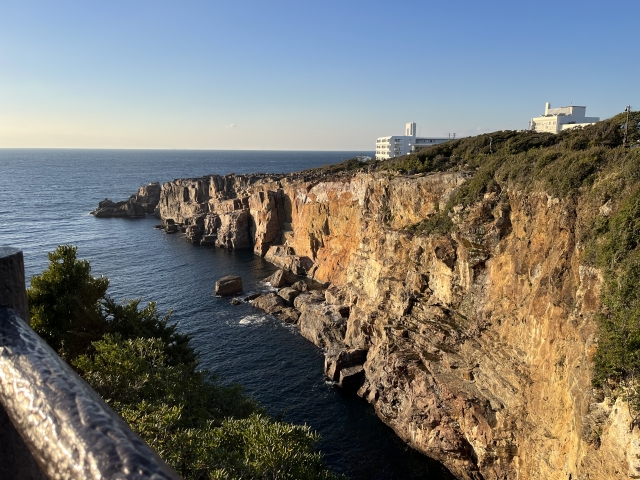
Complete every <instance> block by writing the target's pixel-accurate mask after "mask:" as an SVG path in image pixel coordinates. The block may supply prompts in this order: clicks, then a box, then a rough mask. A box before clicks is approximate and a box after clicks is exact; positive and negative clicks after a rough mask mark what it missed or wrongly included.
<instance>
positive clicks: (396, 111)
mask: <svg viewBox="0 0 640 480" xmlns="http://www.w3.org/2000/svg"><path fill="white" fill-rule="evenodd" d="M639 21H640V2H637V1H635V0H633V1H631V0H629V1H611V2H595V1H589V0H587V1H580V2H568V1H564V2H558V1H553V2H551V1H549V2H545V1H539V2H515V1H510V2H506V1H505V2H502V1H500V2H498V1H484V2H479V1H456V0H453V1H448V2H444V1H438V2H435V1H421V2H420V1H415V2H413V1H405V2H376V1H367V2H364V1H348V0H342V1H331V0H328V1H323V2H305V1H297V2H293V1H291V2H289V1H286V2H281V1H271V2H266V1H243V2H238V1H236V2H234V1H228V0H227V1H216V0H208V1H181V2H178V1H173V2H169V1H158V0H154V1H136V0H128V1H109V2H106V1H104V2H97V1H86V0H83V1H66V0H57V1H55V2H53V1H29V0H21V1H19V2H18V1H7V0H0V147H85V148H195V149H281V150H373V149H374V144H375V138H376V137H378V136H382V135H391V134H400V133H402V131H403V128H404V124H405V123H406V122H410V121H414V122H417V124H418V130H419V133H420V134H421V135H423V136H443V135H444V136H446V135H447V134H448V133H450V132H451V133H453V132H455V133H457V135H458V136H464V135H473V134H476V133H482V132H487V131H494V130H502V129H521V128H526V127H527V125H528V121H529V119H530V118H531V117H533V116H537V115H539V114H540V113H542V112H543V110H544V102H546V101H549V102H551V104H552V106H554V107H557V106H562V105H569V104H571V103H573V104H574V105H586V106H587V115H593V116H600V117H601V118H606V117H609V116H611V115H613V114H615V113H618V112H620V111H622V110H623V109H624V107H625V105H627V104H631V105H632V107H635V108H634V109H636V108H640V89H639V86H640V61H639V60H640V54H639V53H638V41H637V33H636V31H637V25H638V23H639Z"/></svg>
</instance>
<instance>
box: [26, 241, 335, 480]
mask: <svg viewBox="0 0 640 480" xmlns="http://www.w3.org/2000/svg"><path fill="white" fill-rule="evenodd" d="M76 253H77V251H76V248H75V247H71V246H68V245H64V246H60V247H58V249H57V250H56V251H55V252H53V253H51V254H49V260H50V264H49V268H48V269H47V270H45V271H44V272H43V273H42V275H39V276H36V277H34V278H33V279H32V286H31V288H30V289H29V290H28V298H29V300H30V311H31V316H32V319H33V320H34V327H35V328H34V329H35V330H36V331H37V332H38V333H40V334H41V335H43V338H44V339H45V340H46V341H47V342H48V343H49V344H50V345H51V346H52V347H53V348H54V349H56V350H58V352H59V353H63V354H65V358H66V359H67V361H69V362H70V363H71V365H72V366H73V367H74V368H75V369H76V370H77V371H78V373H80V375H81V376H82V377H83V378H84V379H85V380H86V381H87V382H88V383H89V385H91V386H92V387H93V388H94V389H95V390H96V391H97V392H98V393H99V394H100V395H101V396H102V397H103V398H104V399H105V401H106V402H107V403H109V404H110V405H111V406H112V407H113V409H114V410H115V411H116V412H117V413H119V414H120V415H121V416H122V417H123V418H124V419H125V421H127V423H128V424H129V425H130V427H131V429H132V430H133V431H135V432H136V433H138V434H139V435H140V436H141V437H142V438H143V439H144V440H145V441H146V442H147V443H148V444H149V445H150V446H151V447H152V448H154V449H156V451H157V452H158V454H159V455H160V456H161V457H162V458H163V459H164V460H165V461H167V463H169V464H170V465H171V466H172V467H173V468H175V469H176V471H178V472H179V473H180V474H181V475H182V476H183V477H184V478H185V479H210V478H225V479H226V478H260V479H267V478H273V479H275V478H290V479H294V478H302V479H328V478H337V477H335V476H334V475H332V474H331V473H330V472H328V471H327V470H326V468H325V467H324V465H323V463H322V458H321V455H320V453H318V452H317V451H316V450H315V444H316V442H317V439H318V437H317V435H316V434H314V433H313V432H311V430H310V429H309V428H308V427H306V426H305V427H301V426H296V425H291V424H288V423H284V422H279V421H274V420H272V419H269V418H268V417H266V416H265V415H264V410H263V409H262V408H260V407H259V405H258V404H257V403H256V402H255V401H254V400H253V399H251V398H250V397H247V396H246V395H244V394H243V392H242V388H241V387H240V386H239V385H225V384H223V383H222V382H221V381H220V380H219V379H217V378H216V377H214V376H213V375H212V374H211V373H210V372H208V371H206V370H200V369H198V355H197V354H196V352H195V350H194V349H193V347H192V346H191V345H190V339H189V337H188V336H187V335H183V334H179V333H177V332H176V328H175V325H169V324H168V321H169V318H170V313H169V314H167V315H165V316H161V315H160V314H159V313H158V312H157V310H156V306H155V304H154V303H150V304H149V305H147V306H146V307H145V308H142V309H141V308H140V301H139V300H130V301H125V302H122V303H120V304H119V303H117V302H115V301H114V300H112V299H111V298H109V297H108V296H106V290H107V287H108V284H109V282H108V280H107V279H105V278H99V279H97V278H94V277H92V276H91V274H90V272H91V268H90V265H89V263H88V262H87V261H85V260H78V259H77V258H76Z"/></svg>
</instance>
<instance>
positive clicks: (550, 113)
mask: <svg viewBox="0 0 640 480" xmlns="http://www.w3.org/2000/svg"><path fill="white" fill-rule="evenodd" d="M586 113H587V107H575V106H573V105H571V106H569V107H560V108H551V104H550V103H549V102H547V103H546V104H545V106H544V115H543V116H541V117H536V118H532V119H531V130H535V131H536V132H550V133H558V132H561V131H562V130H568V129H570V128H575V127H584V126H585V125H593V124H594V123H596V122H599V121H600V118H599V117H587V116H586Z"/></svg>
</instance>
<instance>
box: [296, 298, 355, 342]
mask: <svg viewBox="0 0 640 480" xmlns="http://www.w3.org/2000/svg"><path fill="white" fill-rule="evenodd" d="M298 328H299V329H300V333H301V334H302V336H303V337H305V338H306V339H307V340H310V341H311V342H313V343H314V344H315V345H316V346H318V347H320V348H340V347H342V346H344V336H345V333H346V330H347V321H346V320H345V319H344V318H343V317H342V315H340V313H339V312H338V307H336V306H335V305H327V304H326V303H307V304H305V305H304V307H303V308H302V309H301V311H300V318H299V319H298Z"/></svg>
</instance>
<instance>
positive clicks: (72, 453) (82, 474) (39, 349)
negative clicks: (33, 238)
mask: <svg viewBox="0 0 640 480" xmlns="http://www.w3.org/2000/svg"><path fill="white" fill-rule="evenodd" d="M27 322H28V307H27V298H26V290H25V282H24V264H23V258H22V252H21V251H20V250H17V249H15V248H9V247H0V478H16V479H18V478H19V479H29V480H31V479H34V480H35V479H37V480H40V479H45V478H51V479H54V478H55V479H157V480H160V479H178V478H180V477H179V476H178V475H177V474H176V473H175V472H174V471H173V470H172V469H171V468H170V467H169V466H168V465H167V464H165V463H164V461H163V460H162V459H160V457H158V455H157V454H156V453H155V452H154V451H153V450H152V449H151V448H150V447H149V446H148V445H147V444H146V443H145V442H144V441H143V440H142V439H141V438H140V437H139V436H137V435H136V434H135V433H133V432H132V431H131V429H130V428H129V426H128V425H127V424H126V423H125V422H124V421H123V420H122V419H121V418H120V417H119V416H118V415H117V414H116V413H115V412H114V411H113V410H112V409H111V408H110V407H109V406H108V405H107V404H106V403H104V401H103V400H102V399H101V398H100V396H99V395H98V394H97V393H96V392H95V391H94V390H93V389H92V388H91V387H90V386H89V385H88V384H87V383H85V381H84V380H82V379H81V378H80V377H79V376H78V375H77V374H76V373H75V372H74V371H73V370H72V369H71V368H70V367H69V366H68V365H67V364H66V363H65V362H64V361H63V360H62V359H61V358H60V357H59V356H58V355H57V354H56V353H55V352H54V351H53V350H52V349H51V348H50V347H49V346H48V345H47V344H46V343H45V342H44V341H43V340H42V339H41V338H40V337H39V336H38V335H37V334H36V333H35V332H34V331H33V330H32V329H31V328H30V327H29V325H28V323H27Z"/></svg>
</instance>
